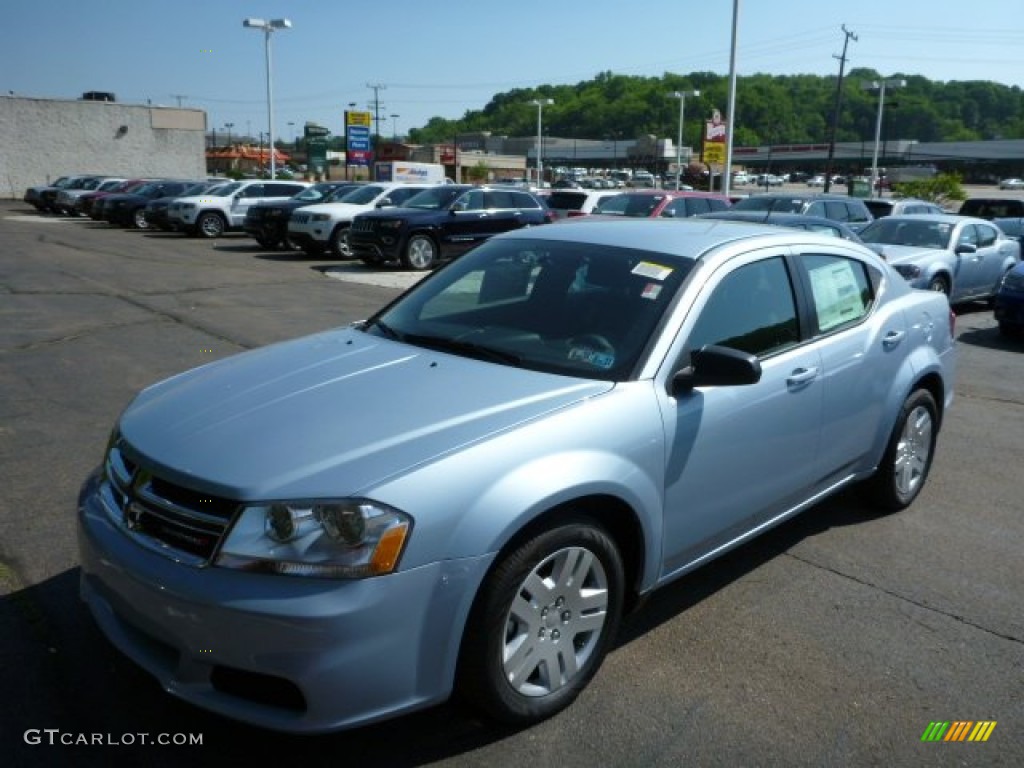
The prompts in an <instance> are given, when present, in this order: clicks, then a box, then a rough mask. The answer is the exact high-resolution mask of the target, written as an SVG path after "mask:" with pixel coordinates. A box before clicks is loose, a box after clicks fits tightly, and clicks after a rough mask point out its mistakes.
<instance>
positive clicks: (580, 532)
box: [457, 518, 625, 724]
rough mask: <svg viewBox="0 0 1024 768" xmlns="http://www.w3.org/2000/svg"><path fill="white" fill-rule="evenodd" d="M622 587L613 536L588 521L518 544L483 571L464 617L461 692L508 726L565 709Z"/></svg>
mask: <svg viewBox="0 0 1024 768" xmlns="http://www.w3.org/2000/svg"><path fill="white" fill-rule="evenodd" d="M624 584H625V577H624V573H623V565H622V558H621V556H620V554H619V551H618V549H617V547H616V546H615V542H614V541H613V540H612V539H611V537H610V536H608V534H607V533H606V532H605V531H604V530H603V529H601V528H600V527H598V526H597V525H596V524H595V523H593V522H592V521H590V520H588V519H586V518H579V519H576V520H572V521H565V522H563V523H561V524H559V525H556V526H554V527H551V528H548V529H547V530H544V531H542V532H540V533H539V534H537V535H536V536H534V537H533V538H531V539H529V540H527V541H526V542H524V543H523V544H521V545H519V546H518V547H516V548H515V549H513V550H512V551H510V552H509V553H507V554H506V555H504V556H503V557H502V558H501V559H500V560H499V561H498V563H497V564H496V565H495V567H494V569H493V570H492V571H491V573H490V574H489V575H488V576H487V578H486V579H485V581H484V584H483V586H482V587H481V590H480V594H479V595H478V596H477V599H476V603H475V604H474V606H473V610H472V612H471V613H470V617H469V621H468V623H467V626H466V636H465V638H464V640H463V645H462V653H461V656H460V660H459V672H458V680H457V685H458V688H459V692H460V693H461V694H462V695H463V696H464V697H465V698H466V699H468V700H469V701H470V702H471V703H472V704H474V705H476V706H477V707H480V708H482V709H483V710H484V711H485V712H486V713H487V714H489V715H490V716H491V717H494V718H495V719H498V720H501V721H504V722H509V723H518V724H526V723H531V722H534V721H537V720H541V719H543V718H546V717H550V716H551V715H553V714H555V713H556V712H558V711H559V710H561V709H564V708H565V707H567V706H569V704H571V703H572V701H573V700H574V699H575V698H576V696H577V695H578V694H579V693H580V691H582V690H583V688H584V687H585V686H586V685H587V683H588V682H589V681H590V679H591V678H592V677H593V676H594V674H595V673H596V672H597V670H598V667H600V666H601V662H602V661H603V660H604V657H605V655H606V654H607V652H608V649H609V647H610V646H611V643H612V641H613V640H614V638H615V634H616V632H617V630H618V626H619V618H620V615H621V612H622V604H623V591H624Z"/></svg>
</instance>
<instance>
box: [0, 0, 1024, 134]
mask: <svg viewBox="0 0 1024 768" xmlns="http://www.w3.org/2000/svg"><path fill="white" fill-rule="evenodd" d="M0 7H2V8H3V11H4V14H3V23H2V24H0V93H6V92H8V91H13V92H14V93H15V94H17V95H21V96H37V97H45V98H78V97H79V96H80V95H81V94H82V93H83V92H84V91H90V90H98V91H112V92H114V93H116V94H117V98H118V100H119V101H126V102H135V103H146V101H147V100H149V101H151V102H152V103H153V104H164V105H176V104H178V103H180V104H182V105H183V106H190V107H199V108H202V109H205V110H206V111H207V113H208V114H209V120H210V125H211V126H216V127H217V128H218V130H223V126H224V125H225V123H228V122H231V123H234V126H235V127H234V129H233V130H234V132H235V134H236V135H237V134H238V133H239V132H240V131H241V132H246V131H251V132H252V134H253V135H255V134H256V133H257V132H258V131H260V130H266V123H267V112H266V84H265V80H264V72H265V66H264V41H263V34H262V32H258V31H256V30H252V29H245V28H243V26H242V20H243V19H244V18H246V17H262V18H282V17H284V18H288V19H290V20H291V21H292V23H293V25H294V26H293V28H292V29H290V30H286V31H283V32H279V33H275V35H274V37H273V43H272V46H273V73H274V77H273V79H274V105H275V110H274V111H275V123H276V133H277V136H278V138H284V139H290V138H291V137H292V136H293V135H294V133H295V132H298V131H300V130H301V126H302V124H303V123H304V122H305V121H306V120H312V121H314V122H319V123H321V124H324V125H326V126H327V127H328V128H330V129H331V130H332V131H333V132H334V133H341V132H342V124H343V113H344V110H345V109H346V108H347V105H348V104H349V103H351V102H355V103H356V104H357V108H359V109H365V108H368V105H369V104H370V103H372V99H373V95H374V91H373V90H371V89H370V88H368V87H367V85H368V84H371V83H372V84H383V85H384V86H385V88H384V89H383V90H380V91H379V97H380V105H381V114H382V115H385V116H387V119H386V121H382V125H381V133H383V134H385V135H390V134H391V133H392V132H393V131H395V130H396V129H397V132H398V133H399V134H402V133H404V132H405V131H407V130H409V129H410V128H413V127H420V126H423V125H424V124H425V123H426V122H427V121H428V120H429V119H430V118H431V117H433V116H441V117H446V118H458V117H461V116H462V115H463V114H464V113H465V112H466V111H467V110H473V109H481V108H483V107H484V106H485V105H486V104H487V102H488V101H489V100H490V98H491V96H493V95H494V94H495V93H499V92H502V91H507V90H510V89H513V88H532V87H535V86H538V85H543V84H547V83H552V84H562V83H576V82H579V81H582V80H589V79H591V78H593V77H594V76H595V75H596V74H597V73H598V72H602V71H612V72H615V73H619V74H626V75H641V76H660V75H662V74H664V73H665V72H673V73H684V74H685V73H689V72H694V71H710V72H718V73H721V74H723V75H724V74H726V73H728V69H729V49H730V34H731V25H732V12H733V2H732V0H701V1H700V2H696V1H695V0H642V1H641V2H627V1H626V0H562V2H551V1H550V0H505V1H504V2H496V0H450V2H447V3H429V2H423V0H390V1H389V2H361V3H355V2H348V1H346V0H161V1H160V2H155V0H88V1H87V2H86V1H84V0H2V2H0ZM1021 10H1022V6H1021V0H976V2H973V3H965V2H963V0H955V1H954V0H929V1H928V2H923V1H922V2H908V0H856V2H837V1H836V0H741V2H740V12H739V17H738V19H739V25H738V30H739V35H738V38H739V45H738V51H737V71H738V73H739V74H740V75H751V74H755V73H768V74H797V73H808V74H818V75H834V74H836V73H837V72H838V67H839V63H838V60H837V58H835V57H837V56H838V55H839V54H840V53H841V51H842V45H843V38H844V35H843V33H842V31H841V26H842V25H844V24H845V25H846V27H847V28H848V29H850V30H851V31H853V32H855V33H856V34H857V37H858V40H857V42H853V41H851V42H850V46H849V50H848V54H847V55H848V59H849V61H848V63H847V69H848V70H849V68H851V67H870V68H873V69H875V70H877V71H878V72H880V73H881V74H883V75H885V76H890V75H892V74H896V73H899V74H916V75H923V76H925V77H927V78H929V79H932V80H941V81H949V80H994V81H996V82H999V83H1003V84H1006V85H1016V86H1024V24H1022V22H1021V20H1020V19H1021V15H1020V12H1021ZM525 108H528V107H525V106H524V109H525ZM723 108H724V105H723ZM391 115H398V117H397V118H394V119H392V118H391V117H390V116H391ZM289 123H292V124H293V125H289Z"/></svg>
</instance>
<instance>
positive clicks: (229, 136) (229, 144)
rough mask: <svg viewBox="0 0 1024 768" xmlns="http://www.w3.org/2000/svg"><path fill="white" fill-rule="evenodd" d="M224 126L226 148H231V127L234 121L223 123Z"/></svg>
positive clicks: (233, 125)
mask: <svg viewBox="0 0 1024 768" xmlns="http://www.w3.org/2000/svg"><path fill="white" fill-rule="evenodd" d="M224 127H225V128H227V129H228V148H229V149H230V148H231V129H232V128H234V127H235V124H234V123H224Z"/></svg>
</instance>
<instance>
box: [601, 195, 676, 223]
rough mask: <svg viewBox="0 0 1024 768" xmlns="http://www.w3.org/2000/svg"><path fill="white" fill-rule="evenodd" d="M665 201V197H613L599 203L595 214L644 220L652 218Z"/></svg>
mask: <svg viewBox="0 0 1024 768" xmlns="http://www.w3.org/2000/svg"><path fill="white" fill-rule="evenodd" d="M664 199H665V197H664V195H612V196H611V197H607V198H605V199H604V200H602V201H601V202H600V203H598V204H597V207H596V208H594V213H600V214H604V215H607V216H633V217H636V218H640V219H642V218H645V217H647V216H650V215H651V213H652V212H653V211H654V209H655V208H656V207H658V205H659V204H660V203H661V201H662V200H664Z"/></svg>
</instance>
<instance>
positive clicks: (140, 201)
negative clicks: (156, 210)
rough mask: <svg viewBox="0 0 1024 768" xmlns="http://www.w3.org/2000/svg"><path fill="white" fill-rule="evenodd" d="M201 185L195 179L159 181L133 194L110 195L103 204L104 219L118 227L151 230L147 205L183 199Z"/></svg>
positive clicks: (146, 185) (140, 188)
mask: <svg viewBox="0 0 1024 768" xmlns="http://www.w3.org/2000/svg"><path fill="white" fill-rule="evenodd" d="M199 183H200V182H199V181H196V180H195V179H192V180H189V179H158V180H156V181H151V182H149V183H148V184H145V185H143V186H141V187H139V188H138V189H134V190H132V191H131V192H120V193H118V194H114V195H108V196H107V197H106V198H105V202H104V204H103V218H104V219H106V220H107V221H108V222H110V223H111V224H114V225H116V226H122V227H134V228H135V229H149V221H148V220H147V219H146V205H147V204H148V203H149V201H150V200H156V199H158V198H161V197H170V198H175V197H181V196H182V195H184V194H185V191H186V190H188V189H191V188H192V187H194V186H196V184H199Z"/></svg>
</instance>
